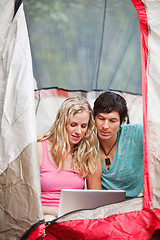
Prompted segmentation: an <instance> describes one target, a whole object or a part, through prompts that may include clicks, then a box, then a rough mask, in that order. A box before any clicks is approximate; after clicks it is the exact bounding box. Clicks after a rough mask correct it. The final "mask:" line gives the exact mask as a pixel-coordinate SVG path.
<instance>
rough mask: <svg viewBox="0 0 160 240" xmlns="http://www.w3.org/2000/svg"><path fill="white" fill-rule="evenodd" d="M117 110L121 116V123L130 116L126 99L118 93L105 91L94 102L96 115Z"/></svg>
mask: <svg viewBox="0 0 160 240" xmlns="http://www.w3.org/2000/svg"><path fill="white" fill-rule="evenodd" d="M113 111H116V112H118V113H119V116H120V124H122V123H123V122H124V120H125V118H126V117H128V109H127V103H126V100H125V99H124V98H123V97H122V96H120V95H119V94H117V93H114V92H110V91H107V92H103V93H101V94H100V95H99V97H98V98H97V99H96V100H95V102H94V107H93V114H94V117H96V115H97V114H99V113H111V112H113Z"/></svg>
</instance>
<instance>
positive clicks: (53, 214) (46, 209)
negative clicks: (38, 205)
mask: <svg viewBox="0 0 160 240" xmlns="http://www.w3.org/2000/svg"><path fill="white" fill-rule="evenodd" d="M42 210H43V214H44V218H45V221H51V220H53V219H55V218H57V217H58V207H50V206H42Z"/></svg>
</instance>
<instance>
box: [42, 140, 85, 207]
mask: <svg viewBox="0 0 160 240" xmlns="http://www.w3.org/2000/svg"><path fill="white" fill-rule="evenodd" d="M42 150H43V155H42V164H41V166H40V179H41V202H42V205H43V206H53V207H58V206H59V200H60V193H61V190H62V189H82V188H83V186H84V178H82V177H81V176H79V174H78V173H76V172H74V171H72V170H66V169H62V170H61V171H58V168H57V167H56V166H54V164H53V163H52V162H51V160H50V158H49V154H48V146H47V141H46V140H45V141H42Z"/></svg>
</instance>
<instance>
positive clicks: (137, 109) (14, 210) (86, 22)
mask: <svg viewBox="0 0 160 240" xmlns="http://www.w3.org/2000/svg"><path fill="white" fill-rule="evenodd" d="M128 4H129V5H128ZM0 6H1V7H0V25H1V28H0V31H1V34H0V36H1V38H0V52H1V62H0V79H1V81H0V84H1V85H0V91H1V94H0V121H1V135H0V153H1V155H0V156H1V159H0V184H1V185H0V239H2V240H3V239H5V240H6V239H13V240H14V239H150V238H151V237H152V235H153V233H154V232H155V231H156V230H157V229H159V228H160V187H159V184H158V177H159V174H160V166H159V165H160V156H159V155H160V153H159V145H160V144H159V142H160V140H159V131H160V123H159V116H160V110H159V102H160V99H159V98H160V97H159V94H158V93H159V88H160V84H159V78H158V76H159V71H160V68H159V63H160V54H159V46H160V33H159V26H160V14H159V12H160V3H159V1H158V0H155V1H148V0H143V1H141V0H132V2H131V1H127V0H126V1H116V0H114V1H109V0H108V1H107V0H103V1H102V0H97V1H92V0H88V1H83V0H81V1H72V0H61V1H49V2H48V1H40V0H39V1H32V0H25V1H24V2H23V3H22V1H7V0H2V1H1V3H0ZM28 6H32V8H31V9H30V10H29V11H27V9H29V8H28ZM136 11H137V14H136ZM36 13H37V15H36ZM64 13H65V14H64ZM133 13H135V14H133ZM132 14H133V15H134V16H135V20H133V21H131V20H130V19H132ZM119 15H120V16H119ZM122 16H123V17H122ZM32 17H33V18H32ZM43 17H44V19H43ZM125 17H126V18H125ZM79 19H80V20H81V21H79ZM127 19H129V20H127ZM136 19H137V20H138V21H139V25H137V23H136V21H137V20H136ZM120 20H122V21H120ZM48 21H49V22H50V23H51V25H47V23H48ZM30 22H31V24H30ZM26 23H27V24H26ZM53 23H55V24H53ZM39 24H41V27H42V28H41V27H39V26H40V25H39ZM111 24H112V25H111ZM30 25H31V27H32V28H31V27H30ZM47 26H48V27H47ZM139 26H140V32H138V31H137V29H138V30H139ZM85 29H86V30H85ZM123 29H124V32H125V38H123V34H122V30H123ZM52 30H53V32H52ZM129 30H130V31H129ZM37 31H38V32H37ZM34 32H35V33H37V34H35V35H34V34H33V33H34ZM116 33H117V35H116ZM48 34H49V36H50V38H47V37H46V36H48ZM136 34H137V37H135V36H136ZM139 34H140V38H139V37H138V36H139ZM84 36H85V37H84ZM113 36H114V37H113ZM126 36H127V40H126V41H125V39H126ZM48 39H50V42H49V40H48ZM137 39H138V41H137ZM88 42H89V44H88ZM50 43H52V44H50ZM38 44H39V45H38ZM51 46H52V48H51ZM108 46H109V47H108ZM140 48H141V57H140ZM42 49H43V50H44V53H43V50H42ZM57 49H59V52H57ZM40 50H41V51H40ZM131 56H132V57H131ZM140 58H141V63H140ZM39 59H41V61H39ZM49 62H50V65H49ZM62 63H63V65H62ZM141 64H142V66H141V67H139V66H140V65H141ZM126 66H127V67H126ZM45 69H46V70H45ZM141 72H142V77H141ZM139 76H140V77H139ZM62 79H63V81H62ZM75 79H77V81H75ZM126 79H127V80H126ZM122 80H123V81H122ZM140 82H141V83H140ZM43 84H44V85H43ZM106 89H110V90H114V91H118V92H120V94H122V95H123V96H124V97H125V98H126V99H127V103H128V106H129V114H130V121H131V122H132V121H133V122H135V121H136V122H143V126H144V130H143V131H144V133H143V143H144V149H143V153H144V195H143V196H139V197H137V198H134V199H131V200H128V201H125V202H121V203H118V204H113V205H112V206H111V205H109V206H105V207H101V208H97V209H94V210H83V211H77V212H74V213H70V214H67V215H65V216H63V217H62V218H59V219H56V220H53V221H51V222H48V225H47V227H46V226H45V222H44V217H43V213H42V209H41V202H40V181H39V170H38V169H39V167H38V160H37V151H36V139H37V135H41V134H42V133H43V132H44V131H45V130H46V129H47V128H48V126H50V124H51V123H52V122H53V120H54V117H55V113H56V111H57V109H58V107H59V104H60V103H61V102H62V101H63V100H64V99H65V98H66V97H68V96H73V95H82V96H85V97H86V98H87V99H88V100H89V101H90V103H91V104H93V101H94V99H95V98H96V97H97V96H98V94H99V93H100V92H101V91H103V90H106ZM142 108H143V111H142ZM53 109H54V111H53ZM35 112H36V114H35ZM142 115H143V118H142ZM44 237H45V238H44Z"/></svg>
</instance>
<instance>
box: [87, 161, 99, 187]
mask: <svg viewBox="0 0 160 240" xmlns="http://www.w3.org/2000/svg"><path fill="white" fill-rule="evenodd" d="M101 176H102V164H101V162H100V161H99V162H98V166H97V169H96V171H95V173H94V174H89V175H88V176H87V178H86V181H87V189H99V190H102V185H101Z"/></svg>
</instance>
